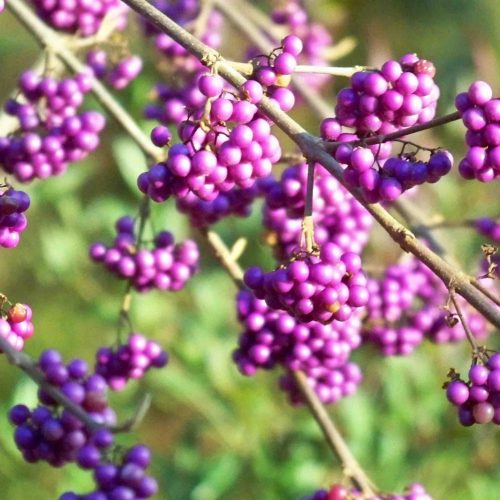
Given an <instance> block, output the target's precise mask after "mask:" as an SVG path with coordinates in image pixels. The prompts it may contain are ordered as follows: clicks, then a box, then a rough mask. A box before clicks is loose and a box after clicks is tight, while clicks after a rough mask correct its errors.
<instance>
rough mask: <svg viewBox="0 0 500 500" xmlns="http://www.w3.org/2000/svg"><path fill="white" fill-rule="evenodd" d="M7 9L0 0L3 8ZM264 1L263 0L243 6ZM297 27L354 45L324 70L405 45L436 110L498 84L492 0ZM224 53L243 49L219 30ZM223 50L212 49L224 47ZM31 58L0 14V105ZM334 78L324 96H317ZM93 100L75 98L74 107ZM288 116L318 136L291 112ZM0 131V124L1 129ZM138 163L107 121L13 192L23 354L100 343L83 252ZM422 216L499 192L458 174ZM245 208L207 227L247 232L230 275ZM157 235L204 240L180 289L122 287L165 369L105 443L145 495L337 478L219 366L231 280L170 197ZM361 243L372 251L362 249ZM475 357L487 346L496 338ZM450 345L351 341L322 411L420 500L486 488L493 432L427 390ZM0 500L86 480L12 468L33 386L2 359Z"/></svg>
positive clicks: (108, 280)
mask: <svg viewBox="0 0 500 500" xmlns="http://www.w3.org/2000/svg"><path fill="white" fill-rule="evenodd" d="M7 1H8V0H7ZM259 3H260V4H261V5H262V6H263V7H264V8H265V9H268V8H269V5H268V4H269V3H270V2H259ZM306 3H307V4H308V6H309V8H310V12H311V15H312V17H313V18H315V19H317V20H321V21H322V22H324V23H326V24H327V25H328V27H329V29H330V30H331V32H332V34H333V36H334V38H335V39H336V40H338V39H341V38H342V37H345V36H352V37H354V39H355V40H356V42H357V45H356V48H355V49H354V50H353V51H352V52H351V53H350V54H348V55H347V56H345V57H344V58H343V59H342V60H340V61H338V64H340V65H354V64H378V63H381V62H383V61H384V60H385V59H387V58H388V57H390V56H395V57H398V56H401V55H403V54H404V53H407V52H417V53H418V54H419V55H420V56H422V57H425V58H427V59H430V60H432V61H433V62H434V63H435V65H436V67H437V68H438V73H437V77H436V80H437V82H438V84H439V85H440V87H441V91H442V99H441V105H440V109H439V111H440V113H446V112H449V111H451V110H452V109H453V96H454V95H455V94H456V93H457V92H458V91H462V90H465V89H466V88H467V86H468V85H469V83H470V82H471V81H472V80H474V79H476V78H481V79H485V80H487V81H488V82H490V83H491V85H492V86H493V88H495V89H497V90H499V89H500V72H499V62H500V59H499V57H500V29H499V28H500V26H499V24H500V3H499V2H497V1H495V0H477V1H472V2H471V1H467V0H421V1H419V2H415V1H410V0H408V1H407V0H400V1H396V0H371V1H368V2H367V1H361V0H352V1H347V0H346V1H340V0H339V1H320V0H318V1H309V2H306ZM225 31H226V32H225V37H226V40H227V42H228V43H229V44H230V45H231V50H230V52H231V55H233V53H234V47H235V46H240V45H242V44H241V43H238V44H237V43H235V41H238V42H239V41H240V40H239V38H238V37H239V36H240V35H238V34H237V33H235V31H234V30H232V29H230V28H227V29H225ZM138 33H139V30H138V29H135V30H134V29H132V30H131V45H132V47H133V50H134V51H139V52H140V53H141V54H143V57H144V59H145V61H146V69H145V71H144V73H143V75H142V76H141V77H140V78H139V79H138V80H137V81H136V82H135V83H134V84H133V85H132V87H131V88H129V89H127V90H126V91H124V92H122V93H121V94H120V95H119V96H118V98H119V99H120V100H121V101H122V102H123V103H124V104H125V105H126V107H127V109H128V110H129V111H130V112H131V113H132V114H133V115H134V116H135V117H136V118H137V119H138V120H139V121H140V122H141V125H142V126H143V128H144V130H145V131H149V130H150V129H151V128H152V126H153V124H152V123H151V122H149V123H148V122H145V121H144V120H143V119H142V117H141V116H142V115H141V109H142V107H143V106H144V105H145V104H146V103H147V102H148V100H149V99H150V96H151V93H150V89H151V87H152V85H153V84H154V82H155V81H156V80H157V79H158V73H157V72H156V70H155V67H154V62H155V61H154V59H155V56H154V53H153V52H152V50H151V47H150V46H149V45H148V43H147V42H146V41H144V40H142V39H141V37H140V36H138ZM224 50H225V49H223V53H224ZM38 51H39V48H38V47H37V45H36V43H35V42H34V40H33V39H32V37H31V36H30V35H29V34H27V33H24V31H23V30H22V29H20V27H19V25H18V24H17V22H16V21H15V20H14V19H13V18H12V17H11V15H10V14H9V13H8V12H6V13H3V14H2V15H1V16H0V75H1V76H0V98H1V99H2V100H3V99H4V98H5V97H6V96H7V95H9V94H10V92H11V91H12V89H13V88H14V87H15V83H16V79H17V76H18V75H19V73H20V72H21V71H22V70H23V69H25V68H26V67H29V66H30V65H32V64H33V62H34V61H35V60H36V58H37V54H38ZM345 83H346V82H345V80H342V79H337V80H335V82H332V85H331V86H330V87H328V88H327V89H326V90H325V93H324V95H325V98H326V100H327V101H328V102H329V103H330V104H331V105H332V107H333V103H334V89H339V88H341V87H342V86H344V85H345ZM94 105H95V104H94V103H92V102H91V101H89V106H94ZM295 116H297V118H299V119H300V121H301V122H302V123H305V124H306V125H307V126H308V127H309V128H310V129H311V130H312V131H314V132H317V130H318V128H319V122H318V120H317V119H316V118H315V117H314V116H312V115H311V114H310V112H309V110H308V109H305V108H300V109H299V110H297V111H296V112H295ZM0 133H1V131H0ZM463 134H464V130H463V129H462V127H461V125H460V124H458V123H454V124H450V125H448V126H446V127H445V128H444V129H443V130H441V131H437V132H433V133H432V135H431V134H423V135H421V136H420V137H419V140H420V141H421V142H426V143H430V144H434V145H438V144H439V145H443V146H447V147H448V148H450V149H451V150H452V152H453V153H454V154H455V156H456V157H457V158H459V157H460V155H461V154H463V152H464V145H463ZM145 166H146V160H145V159H144V157H143V155H142V153H141V152H140V151H138V149H137V148H136V146H135V145H134V144H133V143H132V142H131V141H130V140H129V139H128V138H127V137H125V136H124V135H123V133H122V131H121V130H120V129H119V127H117V126H116V125H115V124H114V123H113V122H112V121H111V120H110V122H109V126H108V128H107V131H106V133H105V136H104V138H103V146H102V147H101V148H100V149H99V151H97V152H96V153H94V154H92V155H91V157H90V158H89V159H88V160H87V161H85V162H82V163H80V164H77V165H74V166H72V167H71V168H70V170H69V172H68V173H67V174H65V175H64V176H62V177H60V178H54V179H50V180H46V181H43V182H36V183H33V184H32V185H30V186H29V187H28V188H27V190H28V192H29V193H30V195H31V196H32V207H31V208H30V210H29V212H28V216H29V227H28V229H27V231H26V232H25V233H24V234H23V235H22V243H21V244H20V246H19V247H18V248H17V249H16V250H11V251H9V250H2V251H1V258H0V277H1V286H0V291H1V292H3V293H5V294H7V295H8V296H9V298H11V300H13V301H20V302H26V303H28V304H30V305H31V306H32V308H33V310H34V322H35V327H36V334H35V336H34V337H33V339H32V340H30V342H29V344H28V347H27V351H28V352H29V353H30V354H31V355H33V356H37V355H38V354H39V353H40V352H41V351H42V350H43V349H45V348H48V347H56V348H57V349H59V350H61V351H62V352H63V353H64V355H65V357H67V358H68V359H69V358H71V357H74V356H79V357H83V358H85V359H87V360H89V361H91V360H92V358H93V354H94V352H95V350H96V349H97V348H98V347H100V346H101V345H103V344H111V343H112V342H113V341H114V339H115V336H116V326H117V314H118V310H119V307H120V303H121V299H122V296H123V291H124V283H122V282H117V281H116V280H114V279H113V278H112V277H111V276H110V275H108V274H106V273H103V272H101V270H100V269H99V268H97V266H94V265H93V264H91V263H90V261H89V259H88V258H87V248H88V245H89V244H90V243H91V242H92V241H94V240H96V239H100V240H103V241H106V242H109V241H110V239H111V238H112V236H113V224H114V221H115V220H116V219H117V218H118V217H119V216H121V215H124V214H135V212H136V210H137V205H138V201H139V199H140V198H139V195H138V192H137V190H136V189H135V179H136V177H137V174H138V173H139V172H141V171H143V170H144V169H145ZM417 201H418V204H419V206H421V207H425V210H424V211H423V215H425V216H431V215H432V214H435V213H442V214H444V215H445V216H447V217H449V218H450V219H451V220H456V219H461V218H463V217H474V216H480V215H497V214H498V212H499V210H500V202H499V198H498V187H497V186H494V185H482V184H479V183H477V182H470V181H463V180H462V179H460V178H459V177H458V176H457V175H456V173H454V174H453V175H450V176H448V178H446V179H445V180H444V181H442V182H440V183H439V184H438V185H433V186H431V187H430V188H426V189H425V190H422V191H421V192H420V193H419V195H418V200H417ZM259 215H260V205H259V204H257V205H256V207H255V209H254V211H253V215H252V216H251V217H250V218H249V219H246V220H240V219H238V220H236V219H231V220H228V221H225V222H223V223H221V224H219V225H218V226H217V231H218V232H219V233H220V234H221V236H222V237H223V238H224V239H225V240H226V241H227V242H228V243H230V242H234V241H235V240H236V239H237V238H238V237H240V236H244V237H246V238H247V239H248V242H249V244H248V249H247V251H246V252H245V255H244V256H243V257H242V263H243V264H244V265H248V264H255V263H261V264H263V265H266V266H267V267H271V266H272V261H271V253H270V251H269V249H268V248H267V247H266V246H265V245H264V243H263V240H262V237H261V230H260V220H259ZM152 217H153V221H154V225H155V227H156V228H164V229H168V230H172V231H173V232H174V233H175V235H176V237H178V238H179V239H181V238H185V237H188V236H190V237H194V238H196V239H198V240H199V242H200V244H201V245H202V248H203V258H202V272H201V273H200V274H199V275H197V276H196V277H195V278H194V279H193V280H192V281H191V282H190V284H189V286H188V287H187V288H186V289H185V290H184V291H182V292H180V293H175V294H173V293H165V292H163V293H161V292H153V293H149V294H147V295H142V296H139V295H136V296H135V297H134V301H133V306H132V318H133V321H134V325H135V327H136V329H138V330H140V331H142V332H144V333H145V334H147V335H148V336H150V337H152V338H154V339H156V340H158V341H160V342H161V343H162V345H163V346H165V347H166V348H167V349H168V351H169V353H170V356H171V362H170V364H169V366H168V367H167V368H166V369H163V370H159V371H156V372H154V371H152V372H149V374H148V376H147V377H146V378H145V379H144V380H143V381H141V382H140V383H132V384H130V387H129V388H128V389H127V390H126V391H124V392H122V393H120V394H117V395H113V398H112V399H113V401H114V402H115V404H116V408H117V410H118V412H119V415H120V416H121V418H122V419H125V418H127V417H128V416H130V415H131V414H132V413H133V412H134V409H135V407H136V405H137V403H138V401H139V400H140V398H141V395H142V394H143V393H144V392H146V391H147V392H149V393H151V394H152V396H153V404H152V407H151V409H150V411H149V412H148V414H147V415H146V417H145V418H144V421H143V422H142V425H141V426H140V428H139V429H138V430H137V431H136V432H134V433H132V434H130V435H123V436H120V442H121V443H123V444H132V443H135V442H137V441H139V442H144V443H146V444H147V445H148V446H150V447H151V448H152V449H153V452H154V457H155V458H154V462H153V465H152V473H153V474H154V475H155V476H156V477H157V478H158V480H159V482H160V490H161V493H160V494H159V495H158V498H160V499H165V500H166V499H168V500H216V499H217V500H219V499H220V500H222V499H227V500H233V499H238V500H254V499H259V500H293V499H299V498H301V496H303V495H305V494H307V493H310V492H312V491H313V490H315V489H318V488H320V487H325V486H327V485H328V484H331V482H333V481H335V480H338V479H339V478H340V477H341V470H340V467H339V464H338V462H337V461H336V459H335V458H334V457H333V456H332V455H331V452H330V451H329V449H328V447H327V445H326V444H325V442H324V441H323V439H322V436H321V434H320V432H319V430H318V427H317V425H316V424H315V422H314V421H313V420H312V418H311V417H310V415H309V414H308V412H307V411H306V410H305V409H301V408H292V407H290V406H289V405H288V403H287V402H286V400H285V397H284V395H283V394H282V393H280V392H279V391H278V389H277V387H276V381H277V378H278V374H277V373H261V374H259V375H257V376H256V377H253V378H250V379H247V378H244V377H243V376H241V375H240V374H239V373H238V371H237V370H236V368H235V366H234V365H233V363H232V361H231V352H232V350H233V349H234V347H235V344H236V339H237V334H238V325H237V322H236V320H235V313H234V295H235V289H234V287H233V284H232V283H231V282H230V280H229V279H228V278H227V276H226V275H225V273H224V271H223V270H221V269H220V268H219V267H218V266H217V264H216V262H215V261H214V259H213V257H212V256H211V253H210V250H209V249H208V248H207V247H206V246H205V244H204V243H203V241H202V240H201V239H200V238H199V237H198V235H197V234H196V232H193V231H192V230H191V229H190V228H189V226H188V224H187V223H186V220H185V218H184V217H183V216H181V215H179V214H177V213H176V211H175V209H174V207H173V203H171V202H169V203H166V204H165V205H162V206H157V205H155V206H154V207H153V215H152ZM442 236H444V237H445V239H446V241H447V244H448V247H449V249H450V250H451V251H452V253H453V254H454V255H455V257H456V258H457V259H459V261H460V262H461V263H462V264H463V265H464V266H465V268H466V269H468V270H470V271H473V269H474V262H475V260H476V259H477V257H478V255H479V247H480V244H481V242H482V240H481V239H480V238H479V237H477V236H476V235H475V234H474V233H473V232H471V231H470V230H460V229H453V230H447V231H446V232H442ZM375 248H376V252H375ZM398 255H399V252H398V249H397V247H396V246H395V245H394V244H392V242H390V241H389V239H388V238H387V236H386V235H385V234H384V233H382V232H381V231H380V230H378V229H377V230H375V232H374V237H373V242H372V243H371V244H370V245H369V247H368V249H367V252H366V257H365V259H366V262H367V263H368V264H370V265H373V266H378V265H384V264H387V263H391V262H394V261H395V260H396V259H397V258H398ZM490 344H491V347H493V348H497V349H498V348H499V347H500V343H499V342H498V334H497V335H496V338H495V335H494V336H493V337H492V339H491V341H490ZM469 357H470V351H469V348H468V346H467V345H465V344H464V345H457V346H435V345H431V344H429V343H425V344H423V345H422V346H421V347H420V348H419V349H418V350H417V351H416V352H415V353H414V354H413V355H412V356H411V357H409V358H403V359H383V358H381V357H380V356H379V355H378V353H376V352H375V351H374V350H370V349H367V348H363V349H361V350H360V351H359V352H356V353H355V355H354V359H355V360H356V361H357V362H359V363H360V365H361V366H362V368H363V371H364V374H365V380H364V382H363V384H362V385H361V387H360V390H359V391H358V393H357V394H356V395H354V396H352V397H350V398H348V399H346V400H343V401H341V402H340V403H338V404H337V405H335V407H333V408H331V409H330V411H331V414H332V415H333V417H334V418H335V420H336V421H337V422H338V424H339V427H340V428H341V429H342V431H343V433H344V435H345V437H346V439H347V441H348V443H349V445H350V446H351V449H352V451H353V452H354V454H355V455H356V457H357V458H358V459H359V460H360V462H361V463H362V464H363V465H364V466H365V468H366V470H367V471H368V473H369V474H370V475H371V476H372V477H373V478H374V479H375V481H376V483H377V484H378V485H379V486H380V487H381V488H382V489H383V490H386V491H398V490H399V491H400V490H401V489H402V488H403V487H404V486H405V484H407V483H409V482H412V481H418V482H422V483H424V484H425V486H426V487H427V488H428V490H429V491H430V493H431V494H432V495H433V496H434V498H436V499H446V500H448V499H453V500H455V499H456V500H495V499H497V498H499V495H500V462H499V458H500V452H499V445H500V439H499V433H498V428H495V426H493V425H488V426H474V427H473V428H463V427H461V426H460V425H459V424H458V422H457V417H456V413H455V411H454V410H453V408H452V407H451V406H450V405H449V404H448V403H447V402H446V400H445V397H444V394H443V391H442V389H441V385H442V383H443V381H444V379H445V375H446V372H447V371H448V369H449V368H450V367H451V366H453V367H455V368H456V369H457V370H458V371H462V372H465V371H466V369H467V367H468V363H469ZM0 380H1V383H0V431H1V432H0V497H1V498H5V499H8V500H22V499H26V498H31V497H36V498H39V499H41V500H45V499H47V500H51V499H55V498H57V497H58V494H60V493H61V492H63V491H65V490H67V489H72V490H74V491H82V492H84V491H86V490H88V489H89V488H90V486H91V479H90V477H89V474H87V473H86V472H84V471H81V470H79V469H78V468H77V467H76V466H72V465H71V466H66V467H65V468H64V469H63V470H57V469H52V468H51V467H49V466H47V465H44V464H36V465H29V464H26V463H24V462H23V460H22V459H21V456H20V454H19V452H18V451H17V450H16V448H15V446H14V443H13V439H12V428H11V426H10V424H9V423H8V421H7V417H6V413H7V411H8V409H9V407H10V406H12V405H13V404H16V403H21V402H22V403H25V404H33V403H34V402H35V400H36V387H35V385H34V384H33V383H32V382H31V381H30V380H28V379H27V378H26V377H25V376H23V375H22V373H20V372H19V371H18V370H16V369H15V368H13V367H11V366H10V365H9V364H8V363H7V361H6V359H5V358H3V357H2V359H0Z"/></svg>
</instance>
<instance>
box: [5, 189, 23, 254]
mask: <svg viewBox="0 0 500 500" xmlns="http://www.w3.org/2000/svg"><path fill="white" fill-rule="evenodd" d="M29 206H30V198H29V196H28V195H27V194H26V193H25V192H24V191H16V190H15V189H13V188H11V187H9V188H8V189H6V190H5V191H4V192H3V193H0V246H2V247H4V248H15V247H17V245H18V244H19V237H20V234H21V233H22V232H23V231H24V230H25V229H26V226H27V225H28V220H27V219H26V216H25V215H24V213H23V212H26V210H28V208H29Z"/></svg>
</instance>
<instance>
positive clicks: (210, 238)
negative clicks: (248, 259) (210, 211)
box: [200, 229, 245, 290]
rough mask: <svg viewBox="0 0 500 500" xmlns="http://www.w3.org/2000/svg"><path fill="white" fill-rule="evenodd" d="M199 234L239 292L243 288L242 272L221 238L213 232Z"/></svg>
mask: <svg viewBox="0 0 500 500" xmlns="http://www.w3.org/2000/svg"><path fill="white" fill-rule="evenodd" d="M200 233H201V234H202V235H203V237H204V238H205V239H206V240H207V242H208V244H209V245H210V246H211V247H212V250H213V251H214V255H215V257H216V259H217V260H218V261H219V263H220V264H221V265H222V267H223V268H224V269H225V270H226V271H227V273H228V274H229V276H231V279H232V280H233V281H234V284H235V285H236V286H237V287H238V288H239V289H240V290H241V289H243V288H245V284H244V283H243V270H242V269H241V267H240V266H239V264H238V262H237V260H236V259H235V258H234V257H233V255H232V253H231V251H230V250H229V249H228V248H227V246H226V245H225V244H224V242H223V241H222V239H221V237H220V236H219V235H218V234H217V233H215V232H214V231H211V230H207V229H201V230H200Z"/></svg>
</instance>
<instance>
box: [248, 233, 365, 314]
mask: <svg viewBox="0 0 500 500" xmlns="http://www.w3.org/2000/svg"><path fill="white" fill-rule="evenodd" d="M244 279H245V283H246V285H247V286H249V287H250V288H251V289H252V290H254V291H255V295H256V297H257V298H259V299H264V300H265V301H266V303H267V305H268V306H269V307H271V308H272V309H281V310H284V311H288V313H289V314H290V315H291V316H293V317H294V318H297V319H298V320H299V321H300V322H302V323H307V322H309V321H319V322H321V323H328V322H330V321H333V320H337V321H346V320H348V319H349V318H350V317H351V314H352V312H353V309H356V308H358V307H362V306H364V305H365V304H366V303H367V302H368V289H367V288H366V278H365V276H364V275H363V273H362V271H361V259H360V257H359V256H358V255H357V254H355V253H352V252H346V253H344V252H343V251H342V250H341V249H340V247H338V246H337V245H336V244H335V243H330V242H329V243H326V244H325V245H323V246H322V247H321V250H320V253H319V255H312V254H307V253H298V254H297V255H296V256H295V257H292V259H291V260H290V261H289V262H288V263H286V264H284V265H282V266H281V267H280V268H278V269H277V270H275V271H271V272H269V273H264V271H263V270H262V269H261V268H259V267H251V268H249V269H247V271H246V272H245V276H244Z"/></svg>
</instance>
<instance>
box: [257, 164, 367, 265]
mask: <svg viewBox="0 0 500 500" xmlns="http://www.w3.org/2000/svg"><path fill="white" fill-rule="evenodd" d="M306 185H307V165H306V164H305V163H299V164H297V165H293V166H290V167H288V168H287V169H286V170H285V171H284V172H283V174H282V176H281V179H280V180H279V181H274V182H272V181H269V182H267V183H266V186H265V189H264V192H265V204H264V212H263V223H264V226H265V227H266V229H267V231H268V234H267V238H266V239H267V241H268V242H269V243H270V244H271V245H272V246H273V247H274V250H275V254H276V257H277V258H278V260H280V261H281V260H287V259H288V258H290V257H291V256H292V255H293V254H294V253H295V252H296V251H297V247H298V245H297V243H298V242H299V241H300V234H301V229H302V218H303V215H304V203H305V198H306ZM313 213H314V238H315V240H316V243H317V244H318V245H319V246H321V245H324V244H325V243H327V242H332V243H335V244H336V245H338V246H339V247H340V248H341V249H342V250H343V251H344V252H354V253H357V254H360V253H361V251H362V250H363V248H364V246H365V245H366V243H367V241H368V237H369V229H370V228H371V227H372V224H373V219H372V218H371V216H370V215H369V214H368V212H367V211H366V210H365V209H364V208H363V206H362V205H360V203H358V201H356V199H355V198H354V197H353V196H352V195H351V194H349V193H348V192H347V190H346V189H345V188H344V187H343V186H342V185H341V184H340V183H339V182H338V181H337V180H336V179H335V178H334V177H332V176H331V175H330V174H329V173H328V172H327V171H326V170H325V169H324V168H323V167H321V166H320V165H316V166H315V178H314V197H313Z"/></svg>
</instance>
